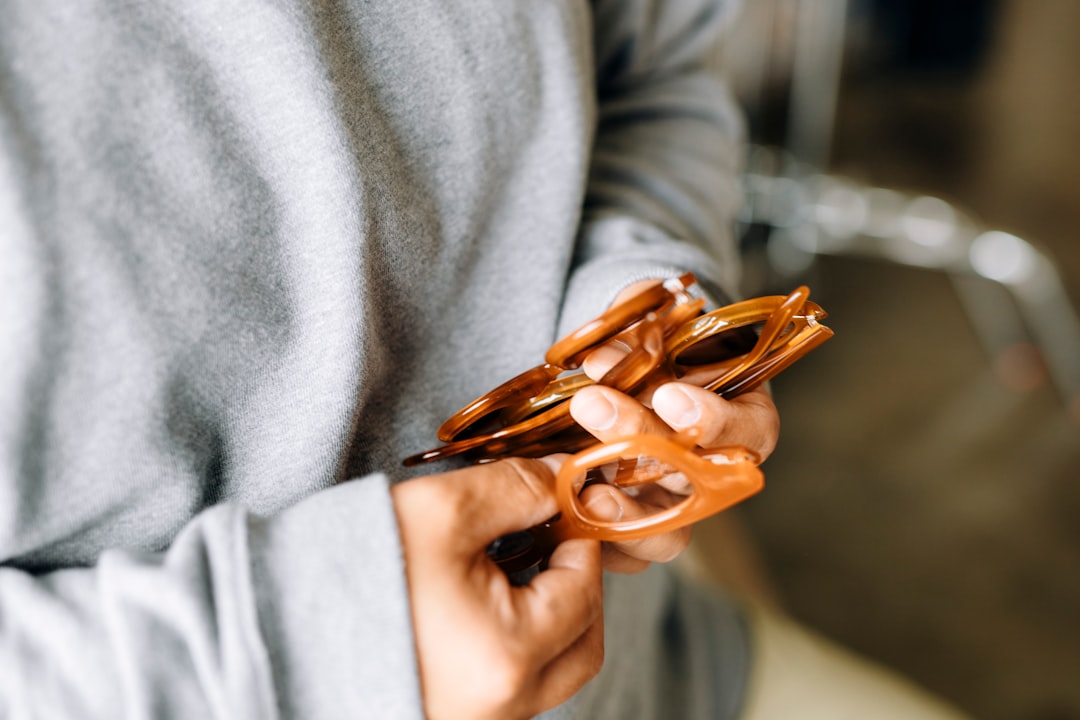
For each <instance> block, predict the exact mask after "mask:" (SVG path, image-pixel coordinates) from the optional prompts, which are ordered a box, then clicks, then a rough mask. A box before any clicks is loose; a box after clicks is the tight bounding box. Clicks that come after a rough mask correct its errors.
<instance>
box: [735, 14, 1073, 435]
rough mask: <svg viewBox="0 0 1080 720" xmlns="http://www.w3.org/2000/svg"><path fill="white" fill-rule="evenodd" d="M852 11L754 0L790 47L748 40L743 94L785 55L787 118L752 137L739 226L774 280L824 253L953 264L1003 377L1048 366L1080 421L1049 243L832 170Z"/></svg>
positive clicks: (774, 36) (950, 268)
mask: <svg viewBox="0 0 1080 720" xmlns="http://www.w3.org/2000/svg"><path fill="white" fill-rule="evenodd" d="M762 8H764V10H763V9H762ZM849 9H850V8H849V3H848V2H847V0H813V1H812V2H807V1H804V0H774V1H773V2H768V3H765V4H764V5H759V6H757V10H758V12H762V13H764V15H761V16H759V17H758V18H757V20H756V22H757V23H758V24H759V25H758V28H757V29H758V30H759V32H758V33H757V34H756V35H757V39H758V41H759V42H761V39H762V38H764V39H765V43H764V44H765V45H766V46H768V45H770V43H776V42H786V44H787V45H788V47H787V48H786V49H783V50H781V51H780V52H777V51H776V48H773V47H765V48H764V49H758V50H756V51H753V50H751V51H750V53H751V56H750V57H748V58H747V57H744V58H743V70H744V72H743V76H742V82H743V87H742V94H743V95H744V96H749V98H750V100H749V102H750V103H753V102H754V99H755V94H756V93H758V92H759V91H760V88H761V86H762V85H764V84H765V83H767V82H769V78H768V77H766V75H767V74H768V73H773V74H775V73H776V72H777V70H776V67H775V65H776V64H777V58H780V62H781V63H790V67H789V68H787V70H786V78H785V79H786V82H787V84H788V88H787V93H788V97H787V117H786V123H785V126H786V131H785V133H784V139H783V141H782V142H781V143H780V144H778V145H777V146H763V145H751V148H750V151H749V155H748V158H747V164H746V168H745V174H744V188H745V193H746V203H745V206H744V215H743V217H742V218H740V220H741V223H742V226H743V228H744V229H747V228H751V227H756V228H765V229H766V235H765V238H764V240H761V239H760V234H759V242H761V243H762V244H763V245H764V248H765V253H764V255H765V257H766V258H767V261H768V265H769V271H770V273H769V274H771V275H772V276H773V278H774V282H781V283H783V284H790V282H791V281H792V279H794V278H796V277H798V276H800V275H802V274H804V273H806V272H807V271H808V270H809V269H810V267H811V266H812V264H813V263H814V261H815V259H816V258H817V257H819V256H823V255H848V256H857V257H861V258H866V259H868V260H874V261H880V262H888V263H895V264H898V265H903V266H908V267H917V268H924V269H929V270H935V271H939V272H942V273H945V274H947V275H948V277H949V279H950V281H951V283H952V285H953V287H954V288H955V291H956V293H957V297H958V299H959V301H960V302H961V303H962V305H963V307H964V309H965V311H966V314H967V316H968V318H969V320H970V322H971V325H972V327H973V329H974V331H975V332H976V334H977V335H978V337H979V339H980V341H981V343H982V345H983V347H984V349H985V351H986V353H987V355H988V357H989V358H990V360H991V363H992V364H993V365H994V366H995V368H997V369H998V372H999V375H1002V374H1004V375H1006V377H1004V380H1005V381H1006V382H1011V383H1012V384H1017V385H1023V384H1024V383H1025V382H1027V381H1026V380H1025V378H1024V375H1025V374H1026V375H1028V376H1032V375H1035V374H1038V373H1040V372H1041V371H1042V368H1045V372H1046V374H1047V375H1048V376H1049V379H1050V381H1051V382H1052V383H1053V385H1054V386H1055V388H1056V390H1057V391H1058V392H1059V393H1060V394H1061V396H1062V398H1063V400H1064V403H1065V405H1066V408H1067V409H1068V410H1069V412H1070V414H1071V415H1072V416H1073V418H1074V420H1076V421H1078V422H1080V317H1078V315H1077V311H1076V309H1075V307H1074V306H1073V303H1072V301H1071V300H1070V298H1069V296H1068V293H1067V291H1066V289H1065V286H1064V283H1063V282H1062V279H1061V273H1060V272H1059V270H1058V267H1057V266H1056V264H1055V262H1054V260H1053V259H1052V257H1051V256H1050V254H1049V253H1048V252H1046V251H1045V250H1044V249H1042V248H1040V247H1039V246H1038V244H1037V243H1035V242H1032V241H1030V240H1027V239H1024V238H1021V237H1018V236H1016V235H1013V234H1009V233H1005V232H1002V231H1000V230H996V229H993V228H990V227H986V226H984V225H983V224H982V223H980V222H979V221H978V220H977V219H975V217H974V215H973V213H971V212H970V211H968V210H965V209H962V208H960V207H957V206H956V205H955V204H954V203H950V202H947V201H946V200H943V199H941V198H938V197H933V196H929V195H921V194H917V193H905V192H900V191H898V190H895V189H890V188H883V187H873V186H868V185H865V184H861V183H858V182H856V181H854V180H850V179H847V178H843V177H838V176H835V175H830V174H829V173H828V172H827V170H828V167H829V157H830V144H831V138H832V129H833V116H834V112H835V106H836V101H837V96H838V92H839V88H840V78H841V70H842V57H843V54H844V46H845V26H846V23H847V21H848V17H849ZM785 23H786V27H787V31H785V30H784V27H785ZM778 28H780V29H779V31H778ZM754 34H755V33H748V35H750V36H753V35H754ZM778 35H779V37H778ZM748 42H749V41H748ZM754 52H757V53H758V54H757V55H756V56H753V53H754ZM747 68H749V69H750V72H746V69H747ZM762 68H767V69H765V70H763V69H762ZM737 71H738V69H737ZM780 74H782V75H783V74H785V72H784V69H783V68H781V69H780ZM748 76H749V79H748ZM747 83H749V87H748V86H747ZM736 84H737V85H738V81H737V82H736ZM748 291H749V292H751V293H757V292H761V291H762V288H748ZM1009 373H1012V374H1013V377H1012V378H1010V377H1007V376H1008V374H1009ZM1029 379H1030V378H1029Z"/></svg>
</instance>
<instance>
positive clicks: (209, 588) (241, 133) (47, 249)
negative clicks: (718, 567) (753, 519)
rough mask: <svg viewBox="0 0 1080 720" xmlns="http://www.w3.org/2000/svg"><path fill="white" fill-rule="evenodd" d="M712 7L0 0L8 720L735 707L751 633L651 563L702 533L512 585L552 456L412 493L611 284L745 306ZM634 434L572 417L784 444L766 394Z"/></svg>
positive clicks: (603, 411)
mask: <svg viewBox="0 0 1080 720" xmlns="http://www.w3.org/2000/svg"><path fill="white" fill-rule="evenodd" d="M730 11H731V8H730V7H729V3H728V2H726V1H723V0H663V1H662V2H661V1H660V0H595V1H594V2H592V3H590V4H586V3H584V2H581V0H545V1H544V2H530V3H511V2H506V1H505V0H498V1H495V0H467V1H466V0H454V1H451V2H446V1H445V0H441V1H440V2H434V1H433V0H418V1H417V2H412V3H400V2H349V1H345V0H310V1H309V2H289V1H288V0H281V1H279V2H272V3H267V2H254V1H253V0H239V1H238V2H234V3H225V4H222V3H218V2H212V1H211V0H191V1H190V2H184V3H167V2H162V1H160V0H152V1H150V2H143V3H115V2H107V1H106V0H87V1H86V2H82V3H78V4H75V5H73V4H70V3H64V2H60V1H59V0H32V1H31V0H10V1H9V2H8V3H6V5H5V11H4V22H3V23H2V24H0V257H2V258H3V259H4V260H3V264H2V265H0V268H2V269H0V275H2V278H0V298H2V299H0V716H3V717H12V718H39V717H42V718H44V717H48V718H55V717H79V718H91V717H109V718H113V717H132V718H135V717H185V718H187V717H228V718H274V717H280V718H292V717H297V718H323V717H327V718H331V717H332V718H339V717H378V718H389V717H420V716H423V715H426V716H428V717H432V718H453V717H469V718H484V717H492V718H496V717H497V718H510V717H527V716H532V715H536V714H539V713H542V712H547V711H549V715H550V716H551V717H565V718H570V717H588V718H605V717H609V718H619V717H710V718H728V717H735V716H736V715H737V714H738V712H739V711H740V708H741V706H742V703H743V698H744V695H745V694H746V689H747V687H748V682H749V681H748V655H749V652H750V646H751V640H750V631H749V629H748V628H749V624H748V620H747V619H746V617H745V615H744V613H742V612H741V611H740V610H739V609H738V607H737V606H736V605H735V604H734V603H732V602H730V601H728V600H726V599H725V598H724V597H723V596H719V595H714V594H708V593H705V592H703V591H700V590H699V589H697V588H695V587H693V586H692V585H691V584H690V583H688V582H687V581H686V580H685V579H683V578H681V577H680V576H678V575H677V574H675V573H673V572H671V571H670V569H669V568H668V567H667V566H665V565H660V564H654V563H657V562H658V561H664V560H669V559H671V558H672V557H674V556H675V555H677V554H678V553H679V552H680V551H681V550H682V549H683V548H684V547H685V545H686V542H687V535H686V533H684V532H678V533H670V534H668V535H665V536H661V537H658V538H652V539H650V540H647V541H638V542H636V543H626V544H623V545H620V546H608V547H604V548H603V549H601V548H600V547H599V546H598V545H597V544H596V543H593V542H591V541H585V540H574V541H568V542H565V543H563V544H562V545H560V546H559V547H558V549H557V550H556V552H555V554H554V555H553V556H552V558H551V563H550V568H549V569H547V570H545V571H544V572H542V573H541V574H540V575H538V576H537V577H536V578H534V579H533V580H532V581H531V582H530V583H529V584H528V585H525V586H523V587H514V586H511V585H510V584H509V583H508V582H507V580H506V577H505V576H504V575H503V574H502V573H501V572H500V571H499V570H498V568H497V567H495V566H494V564H493V563H492V562H491V561H490V560H489V559H488V558H487V556H486V555H485V548H486V547H487V546H488V544H489V543H490V542H491V541H492V540H494V539H495V538H497V537H499V536H501V535H503V534H505V533H507V532H510V531H514V530H520V529H523V528H526V527H528V526H530V525H531V524H534V523H536V522H538V521H540V520H542V519H545V518H546V517H548V516H550V514H551V513H552V511H553V509H554V507H555V506H554V501H553V498H552V496H551V488H550V479H551V476H552V473H553V471H554V469H555V468H556V467H557V466H558V463H559V461H560V459H559V457H557V456H556V457H552V458H546V459H541V460H526V459H510V460H506V461H502V462H498V463H492V464H486V465H480V466H475V467H468V466H465V465H464V464H461V463H458V464H456V465H454V464H448V465H444V466H443V467H426V468H418V469H414V470H407V469H405V468H403V467H402V465H401V459H402V458H403V457H405V456H406V455H408V454H410V453H412V452H416V451H417V450H419V449H422V448H424V447H426V446H428V445H430V444H431V441H432V435H433V432H434V428H436V427H437V426H438V424H439V422H440V421H441V420H442V419H443V418H445V417H446V416H447V415H449V414H450V413H451V412H453V411H454V410H455V409H457V407H459V406H460V405H461V404H462V403H463V402H465V401H466V400H468V399H469V398H472V397H475V396H477V395H479V394H480V393H482V392H483V391H484V390H486V389H487V388H488V387H490V386H491V385H492V384H493V383H495V382H498V381H500V380H502V379H505V378H507V377H509V376H511V375H513V374H515V373H516V372H518V371H519V370H521V369H523V368H524V367H527V366H529V365H531V364H534V363H535V361H536V358H538V357H540V356H541V355H542V353H543V350H544V349H545V348H546V347H547V345H548V344H550V342H551V341H553V340H554V339H555V338H556V337H558V336H559V334H560V333H561V332H564V331H565V330H567V329H569V328H572V327H574V326H575V325H576V324H577V323H579V322H581V321H582V320H584V319H586V318H588V317H590V316H592V315H595V314H597V313H598V312H599V311H601V310H603V309H604V308H605V307H606V306H608V305H609V304H610V303H611V302H613V301H614V300H615V299H616V298H617V297H618V296H619V295H620V293H627V292H631V291H633V290H634V289H635V288H638V287H640V286H641V285H640V284H641V283H643V282H645V283H647V282H652V281H656V280H658V279H662V278H665V277H669V276H672V275H675V274H679V273H681V272H683V271H686V270H690V271H693V272H695V273H696V275H697V277H698V278H699V281H700V282H701V285H702V287H703V288H704V291H705V293H706V294H707V295H708V296H709V297H711V298H712V300H713V302H715V303H721V302H724V301H725V300H726V299H729V298H731V297H733V296H734V293H735V289H736V280H737V268H738V260H737V255H736V252H735V247H734V243H733V241H732V236H731V228H730V225H731V219H732V217H733V215H734V209H735V207H736V203H737V201H738V193H737V190H736V168H737V158H738V156H739V141H740V127H741V126H740V120H739V116H738V114H737V112H736V111H735V109H734V107H733V105H732V103H731V102H730V101H729V99H728V97H727V95H726V94H725V91H724V88H723V84H722V81H721V79H720V76H719V74H718V73H717V71H716V70H715V67H714V63H713V62H712V60H713V53H714V50H715V47H716V43H717V38H718V37H719V33H720V31H721V29H722V28H723V26H724V24H725V22H726V20H727V18H728V16H729V15H730ZM613 352H617V351H616V350H615V349H614V348H605V349H603V350H598V351H597V355H596V356H595V357H593V358H591V359H590V366H591V368H592V372H597V371H598V369H602V368H603V367H605V365H606V364H609V363H610V362H611V361H612V357H611V355H612V353H613ZM654 409H655V413H653V412H651V411H647V410H645V409H644V408H643V407H642V406H641V405H640V404H639V403H638V402H637V401H636V400H634V399H633V398H630V397H627V396H623V395H620V394H618V393H615V392H614V391H611V390H608V389H603V388H596V389H593V390H590V391H589V392H582V393H581V394H580V395H579V396H578V397H577V398H575V400H574V406H573V411H574V416H575V418H576V419H577V420H578V421H579V422H581V423H582V424H583V425H584V426H586V427H587V428H589V429H590V430H592V431H593V432H594V434H595V435H596V436H597V438H599V439H601V440H603V439H606V438H608V437H611V436H612V435H614V434H619V433H624V432H630V431H640V432H670V431H671V428H679V427H685V426H688V425H693V426H697V427H699V429H701V431H702V433H703V435H702V442H703V443H714V444H721V443H722V444H730V443H742V444H746V445H748V446H750V447H752V448H753V449H755V450H758V451H759V452H761V453H762V454H763V455H767V454H768V452H769V451H770V450H771V448H772V447H773V445H774V444H775V442H776V440H777V436H778V421H777V413H776V409H775V406H774V405H773V403H772V401H771V399H770V398H769V395H768V392H767V391H765V390H760V391H756V392H754V393H748V394H747V395H745V396H743V397H741V398H739V399H737V400H734V401H730V402H729V401H724V400H721V399H720V398H718V397H716V396H713V395H711V394H708V393H704V391H701V392H697V389H695V388H689V387H685V386H678V385H674V386H671V387H668V388H665V389H663V390H662V391H660V393H659V394H658V397H657V398H656V400H655V404H654ZM587 501H589V502H595V503H598V505H597V507H599V508H601V509H599V510H598V512H606V513H608V514H609V515H610V516H613V517H614V516H620V515H621V516H626V515H627V514H631V513H635V512H640V511H641V510H642V508H641V507H639V506H638V505H637V504H636V503H637V501H635V500H633V499H632V498H629V497H628V496H625V495H622V494H618V493H614V494H613V493H612V492H611V491H610V490H608V489H605V488H602V487H601V488H590V490H589V496H588V497H587ZM604 568H606V569H607V570H609V571H611V572H607V573H603V572H602V569H604ZM601 668H602V669H601Z"/></svg>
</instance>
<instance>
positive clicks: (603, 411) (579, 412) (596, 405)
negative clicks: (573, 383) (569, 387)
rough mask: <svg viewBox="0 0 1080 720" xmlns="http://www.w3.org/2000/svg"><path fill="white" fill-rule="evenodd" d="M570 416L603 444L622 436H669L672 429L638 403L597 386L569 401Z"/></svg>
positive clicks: (582, 390)
mask: <svg viewBox="0 0 1080 720" xmlns="http://www.w3.org/2000/svg"><path fill="white" fill-rule="evenodd" d="M570 415H571V416H572V417H573V418H574V420H575V421H577V423H578V424H579V425H581V426H582V427H583V428H585V429H586V430H588V431H589V432H590V433H592V434H593V435H594V436H596V438H597V439H599V440H602V441H606V440H612V439H614V438H617V437H621V436H624V435H637V434H656V435H671V428H670V427H668V426H667V425H666V424H664V423H663V422H662V421H661V420H660V419H659V418H657V417H656V415H654V414H653V413H651V412H650V411H649V409H648V408H646V407H645V406H644V405H642V404H641V403H639V402H638V401H637V400H635V399H634V398H632V397H630V396H628V395H625V394H623V393H621V392H619V391H618V390H613V389H611V388H608V387H603V386H599V385H593V386H591V387H586V388H582V389H581V390H579V391H578V392H577V394H575V395H574V397H573V398H571V399H570Z"/></svg>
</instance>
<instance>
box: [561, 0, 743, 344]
mask: <svg viewBox="0 0 1080 720" xmlns="http://www.w3.org/2000/svg"><path fill="white" fill-rule="evenodd" d="M732 5H733V3H731V2H729V1H728V0H632V1H631V2H626V1H625V0H595V2H594V35H595V41H594V45H595V48H596V50H595V52H596V72H597V88H598V117H599V122H598V127H597V135H596V141H595V146H594V150H593V157H592V165H591V173H590V177H589V185H588V192H587V196H586V200H585V207H584V215H583V219H582V226H581V230H580V235H579V237H578V242H577V250H576V254H575V260H574V270H573V272H572V274H571V277H570V283H569V287H568V296H567V300H566V304H565V306H564V315H563V318H562V322H561V329H562V330H566V329H569V328H571V327H574V326H575V325H577V324H578V323H580V322H582V321H584V320H586V319H587V318H588V317H589V316H590V315H591V314H594V313H595V312H596V309H597V308H602V307H604V306H606V305H607V304H608V303H609V302H610V301H611V299H612V297H613V296H614V294H615V293H616V292H618V291H619V290H620V289H622V288H623V287H625V286H626V285H628V284H629V283H631V282H634V281H636V280H641V279H646V278H653V277H664V276H669V275H673V274H677V273H679V272H682V271H684V270H692V271H694V272H695V273H697V275H698V280H699V282H700V284H701V285H702V287H703V288H704V289H705V290H706V291H707V292H708V294H711V295H714V296H717V297H724V296H727V297H733V296H734V295H735V294H736V282H737V281H736V279H737V277H738V253H737V248H736V244H735V238H734V236H733V226H734V217H735V212H736V208H737V205H738V203H739V201H740V197H741V196H740V193H739V189H738V184H737V177H738V174H737V173H738V166H739V161H740V157H741V147H742V145H741V143H742V135H743V125H742V118H741V116H740V114H739V113H738V111H737V110H736V107H735V104H734V103H733V102H732V99H731V97H730V95H729V93H728V91H727V88H726V85H725V82H724V78H723V74H722V72H721V70H720V67H719V63H718V61H717V54H718V53H717V51H718V48H719V42H720V38H721V35H722V32H723V30H724V28H725V27H726V26H727V24H728V21H729V19H730V15H731V14H732Z"/></svg>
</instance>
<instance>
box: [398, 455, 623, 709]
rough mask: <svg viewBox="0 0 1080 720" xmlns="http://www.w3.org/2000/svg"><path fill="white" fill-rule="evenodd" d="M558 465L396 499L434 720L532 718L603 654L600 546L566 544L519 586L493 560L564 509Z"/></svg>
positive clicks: (428, 483)
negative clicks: (496, 548) (505, 542)
mask: <svg viewBox="0 0 1080 720" xmlns="http://www.w3.org/2000/svg"><path fill="white" fill-rule="evenodd" d="M555 465H557V461H556V460H555V459H549V460H523V459H517V458H515V459H510V460H503V461H500V462H496V463H489V464H483V465H478V466H475V467H470V468H466V469H462V470H456V471H452V472H448V473H443V474H439V475H429V476H426V477H420V478H416V479H413V480H407V481H404V482H402V483H399V484H397V485H395V486H394V488H393V490H392V492H393V498H394V506H395V510H396V513H397V518H398V524H399V527H400V529H401V536H402V544H403V546H404V551H405V571H406V577H407V580H408V584H409V593H410V596H411V599H412V616H413V627H414V629H415V634H416V648H417V655H418V658H419V665H420V683H421V690H422V692H423V695H424V704H425V709H426V713H427V715H428V717H430V718H433V719H434V720H440V719H442V718H470V719H472V718H477V719H481V718H500V719H501V718H526V717H532V716H534V715H537V714H539V713H540V712H542V711H544V710H547V709H549V708H552V707H554V706H555V705H558V704H559V703H561V702H563V701H565V700H567V699H568V698H569V697H570V696H571V695H573V694H574V693H575V692H577V691H578V690H579V689H580V688H581V687H582V686H583V685H584V684H585V683H586V682H587V681H588V680H590V679H591V678H592V677H593V676H594V675H596V673H597V672H599V670H600V666H601V665H602V664H603V657H604V640H603V609H602V599H603V589H602V580H601V566H600V552H599V544H598V543H596V542H595V541H590V540H571V541H567V542H564V543H562V544H560V545H559V547H558V548H557V549H556V550H555V553H554V554H553V555H552V556H551V559H550V562H549V565H548V569H547V570H545V571H543V572H541V573H540V574H539V575H537V576H536V577H534V578H533V579H532V580H531V581H530V582H529V584H528V585H525V586H522V587H515V586H513V585H511V584H510V582H509V580H508V579H507V577H506V575H505V574H504V572H503V571H502V570H501V569H500V568H499V567H498V566H497V565H496V564H495V563H494V562H493V561H492V560H490V559H489V558H488V557H487V555H486V552H485V550H486V548H487V546H488V545H489V544H490V543H491V542H492V541H493V540H495V539H496V538H498V537H501V536H503V535H505V534H508V533H511V532H515V531H519V530H524V529H526V528H529V527H532V526H534V525H538V524H540V523H541V522H543V521H545V520H547V519H549V518H550V517H551V516H553V515H554V514H555V513H556V512H557V510H558V508H557V505H556V502H555V496H554V493H553V484H554V483H553V477H554V472H553V466H555Z"/></svg>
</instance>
